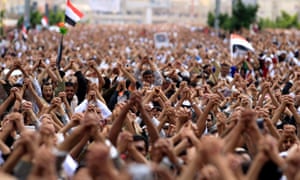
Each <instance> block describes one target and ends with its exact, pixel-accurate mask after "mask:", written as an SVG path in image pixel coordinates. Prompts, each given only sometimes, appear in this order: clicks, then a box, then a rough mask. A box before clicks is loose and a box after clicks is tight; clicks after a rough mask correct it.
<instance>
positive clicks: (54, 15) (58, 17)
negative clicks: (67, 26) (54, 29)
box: [49, 11, 65, 25]
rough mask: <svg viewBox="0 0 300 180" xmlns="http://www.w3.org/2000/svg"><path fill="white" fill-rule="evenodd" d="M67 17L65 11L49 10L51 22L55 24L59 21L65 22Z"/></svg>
mask: <svg viewBox="0 0 300 180" xmlns="http://www.w3.org/2000/svg"><path fill="white" fill-rule="evenodd" d="M64 19H65V13H64V12H63V11H56V12H55V11H50V12H49V24H50V25H54V24H57V23H59V22H63V21H64Z"/></svg>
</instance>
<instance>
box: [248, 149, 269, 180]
mask: <svg viewBox="0 0 300 180" xmlns="http://www.w3.org/2000/svg"><path fill="white" fill-rule="evenodd" d="M264 156H265V155H264V154H262V152H260V153H258V154H257V155H256V156H255V158H254V160H253V163H252V165H251V166H250V169H249V171H248V172H247V175H246V180H252V179H258V175H259V172H260V171H261V168H262V167H263V166H264V164H265V163H266V159H265V158H266V157H264Z"/></svg>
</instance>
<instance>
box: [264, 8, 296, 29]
mask: <svg viewBox="0 0 300 180" xmlns="http://www.w3.org/2000/svg"><path fill="white" fill-rule="evenodd" d="M259 25H260V27H262V28H284V29H289V28H293V27H294V28H300V23H299V21H298V16H297V14H295V15H290V14H288V13H287V12H285V11H281V15H280V16H279V17H277V18H276V20H275V21H272V20H270V19H268V18H266V19H262V18H261V19H260V20H259Z"/></svg>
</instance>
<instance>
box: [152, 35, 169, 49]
mask: <svg viewBox="0 0 300 180" xmlns="http://www.w3.org/2000/svg"><path fill="white" fill-rule="evenodd" d="M154 44H155V48H157V49H160V48H162V47H169V46H170V43H169V38H168V34H167V33H166V32H161V33H155V34H154Z"/></svg>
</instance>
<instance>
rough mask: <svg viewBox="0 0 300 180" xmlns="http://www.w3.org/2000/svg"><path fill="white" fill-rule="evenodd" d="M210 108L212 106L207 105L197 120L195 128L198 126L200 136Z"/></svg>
mask: <svg viewBox="0 0 300 180" xmlns="http://www.w3.org/2000/svg"><path fill="white" fill-rule="evenodd" d="M212 108H213V104H211V103H208V105H207V106H206V107H205V109H204V111H203V113H202V114H201V116H200V117H199V118H198V120H197V126H198V130H199V132H200V134H202V133H203V132H204V130H205V124H206V119H207V116H208V114H209V112H210V111H211V109H212Z"/></svg>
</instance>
